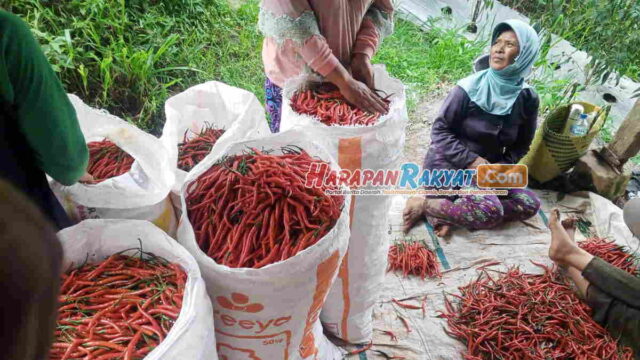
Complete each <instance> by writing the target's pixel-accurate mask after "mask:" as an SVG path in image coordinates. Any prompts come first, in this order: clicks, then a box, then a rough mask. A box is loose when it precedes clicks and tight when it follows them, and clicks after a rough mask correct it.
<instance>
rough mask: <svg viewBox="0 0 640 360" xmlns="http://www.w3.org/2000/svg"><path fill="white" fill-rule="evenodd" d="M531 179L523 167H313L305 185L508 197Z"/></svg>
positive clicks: (341, 191) (338, 190)
mask: <svg viewBox="0 0 640 360" xmlns="http://www.w3.org/2000/svg"><path fill="white" fill-rule="evenodd" d="M528 178H529V177H528V169H527V166H526V165H521V164H485V165H480V166H478V168H477V170H472V169H458V170H451V169H421V167H420V166H419V165H418V164H416V163H405V164H403V165H402V166H400V169H397V170H389V169H386V170H371V169H356V170H349V169H341V170H334V169H329V165H328V164H314V165H313V166H312V167H311V169H310V170H309V171H308V172H307V174H306V179H305V186H307V187H323V186H324V187H329V188H332V189H334V190H327V191H326V193H327V194H328V195H397V194H407V195H506V194H507V193H508V189H522V188H525V187H527V184H528ZM345 186H346V187H348V189H345V188H344V187H345Z"/></svg>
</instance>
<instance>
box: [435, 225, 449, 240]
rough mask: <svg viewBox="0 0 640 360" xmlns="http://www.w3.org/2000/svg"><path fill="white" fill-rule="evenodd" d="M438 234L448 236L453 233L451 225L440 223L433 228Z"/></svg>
mask: <svg viewBox="0 0 640 360" xmlns="http://www.w3.org/2000/svg"><path fill="white" fill-rule="evenodd" d="M433 230H434V232H435V233H436V235H437V236H439V237H442V238H444V237H447V236H449V234H450V233H451V225H446V224H443V225H438V226H436V228H435V229H433Z"/></svg>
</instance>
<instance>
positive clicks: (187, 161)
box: [178, 125, 224, 171]
mask: <svg viewBox="0 0 640 360" xmlns="http://www.w3.org/2000/svg"><path fill="white" fill-rule="evenodd" d="M187 132H188V131H185V133H184V137H183V140H182V142H181V143H180V144H178V168H179V169H181V170H184V171H191V169H192V168H193V167H194V166H196V165H197V164H198V163H200V161H202V160H203V159H204V158H205V157H206V156H207V155H209V153H210V152H211V149H213V146H214V145H215V144H216V142H217V141H218V139H220V137H221V136H222V135H223V134H224V130H222V129H215V128H213V126H211V125H206V126H205V127H204V128H203V129H202V131H200V133H199V134H196V136H195V137H193V138H191V139H187Z"/></svg>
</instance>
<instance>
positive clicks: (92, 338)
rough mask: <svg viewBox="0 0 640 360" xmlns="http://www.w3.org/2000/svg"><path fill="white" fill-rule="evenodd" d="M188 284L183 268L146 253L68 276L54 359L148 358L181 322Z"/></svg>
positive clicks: (113, 258)
mask: <svg viewBox="0 0 640 360" xmlns="http://www.w3.org/2000/svg"><path fill="white" fill-rule="evenodd" d="M186 281H187V275H186V273H185V272H184V271H183V270H182V269H181V268H180V266H179V265H177V264H173V263H169V262H167V261H166V260H164V259H162V258H160V257H157V256H155V255H153V254H150V253H143V252H142V251H140V253H139V256H125V255H121V254H115V255H112V256H111V257H109V258H108V259H106V260H105V261H103V262H101V263H99V264H95V265H83V266H80V267H79V268H77V269H74V270H71V271H70V272H67V273H66V274H64V275H63V276H62V288H61V291H60V300H59V301H60V308H59V314H58V321H57V328H56V331H55V342H54V344H53V346H52V347H51V351H50V354H49V359H50V360H67V359H125V360H133V359H142V358H144V357H145V356H146V355H147V354H148V353H149V352H151V351H152V350H153V349H154V348H155V347H157V346H158V345H159V344H160V343H161V342H162V341H163V340H164V338H165V337H166V336H167V334H168V333H169V330H171V327H172V326H173V324H174V322H175V321H176V320H177V318H178V314H179V313H180V309H181V308H182V298H183V295H184V288H185V284H186Z"/></svg>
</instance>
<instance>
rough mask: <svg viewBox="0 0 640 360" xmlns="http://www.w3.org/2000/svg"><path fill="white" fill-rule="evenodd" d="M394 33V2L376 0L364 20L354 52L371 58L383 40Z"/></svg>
mask: <svg viewBox="0 0 640 360" xmlns="http://www.w3.org/2000/svg"><path fill="white" fill-rule="evenodd" d="M392 33H393V2H392V1H391V0H376V1H374V2H373V4H372V5H371V7H370V8H369V10H367V13H366V14H365V16H364V19H363V20H362V24H361V25H360V29H359V30H358V35H357V36H356V42H355V44H354V46H353V54H354V55H355V54H363V55H366V56H367V57H368V58H369V59H371V58H372V57H373V55H375V53H376V51H377V50H378V46H379V45H380V43H381V42H382V40H383V39H384V38H385V37H387V36H389V35H391V34H392Z"/></svg>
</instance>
